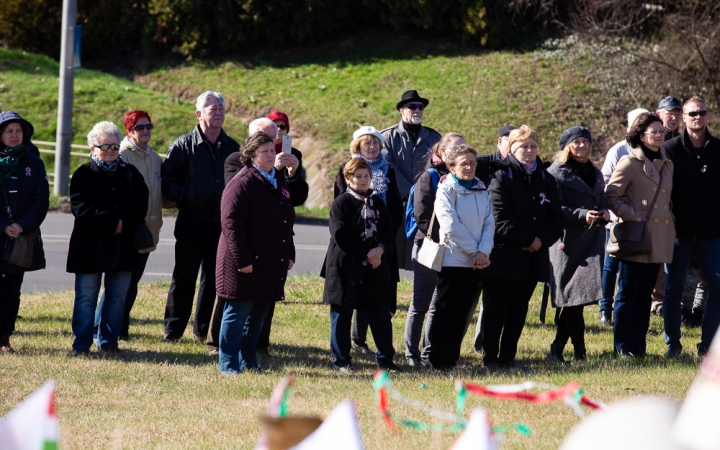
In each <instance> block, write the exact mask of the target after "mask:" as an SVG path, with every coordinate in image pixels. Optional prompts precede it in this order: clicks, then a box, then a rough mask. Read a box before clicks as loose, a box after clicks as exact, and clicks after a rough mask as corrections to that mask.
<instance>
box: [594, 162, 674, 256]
mask: <svg viewBox="0 0 720 450" xmlns="http://www.w3.org/2000/svg"><path fill="white" fill-rule="evenodd" d="M662 179H663V171H662V170H661V171H660V182H659V183H658V187H657V191H655V197H653V200H652V203H650V205H648V206H649V208H648V209H649V211H648V213H647V216H645V220H644V221H632V222H618V223H616V224H614V225H613V226H612V227H611V228H610V239H609V240H608V243H607V247H606V248H605V250H606V251H607V252H608V253H610V254H611V255H612V256H615V257H618V258H622V257H624V256H638V255H645V254H647V253H650V239H649V238H648V229H647V224H648V221H649V220H650V215H651V214H652V212H653V209H655V208H653V205H654V204H655V201H656V200H657V198H658V195H659V194H660V188H661V187H662Z"/></svg>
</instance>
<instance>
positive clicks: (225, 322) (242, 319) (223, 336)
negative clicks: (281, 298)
mask: <svg viewBox="0 0 720 450" xmlns="http://www.w3.org/2000/svg"><path fill="white" fill-rule="evenodd" d="M268 309H270V302H247V301H241V300H230V299H225V308H223V315H222V322H221V323H220V345H219V350H220V372H227V371H231V370H237V371H243V370H245V369H256V368H257V367H258V362H257V354H256V353H255V347H256V346H257V343H258V340H259V339H260V332H261V331H262V327H263V323H264V322H265V316H266V315H267V313H268Z"/></svg>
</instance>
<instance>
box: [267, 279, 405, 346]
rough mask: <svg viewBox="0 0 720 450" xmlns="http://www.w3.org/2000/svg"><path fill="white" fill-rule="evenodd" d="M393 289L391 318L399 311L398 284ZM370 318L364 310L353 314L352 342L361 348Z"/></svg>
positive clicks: (363, 344) (365, 342)
mask: <svg viewBox="0 0 720 450" xmlns="http://www.w3.org/2000/svg"><path fill="white" fill-rule="evenodd" d="M391 284H392V286H391V288H392V289H394V292H391V293H390V294H391V295H392V300H391V306H390V316H394V315H395V311H396V310H397V285H398V284H397V283H391ZM368 325H369V322H368V318H367V315H366V314H365V310H364V309H356V310H355V311H354V312H353V322H352V340H353V342H354V343H356V344H357V345H360V346H365V345H367V332H368ZM269 336H270V330H268V337H269Z"/></svg>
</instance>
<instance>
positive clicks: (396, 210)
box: [333, 126, 405, 353]
mask: <svg viewBox="0 0 720 450" xmlns="http://www.w3.org/2000/svg"><path fill="white" fill-rule="evenodd" d="M384 140H385V138H383V135H382V134H380V132H379V131H377V130H376V129H375V127H370V126H365V127H360V128H358V129H357V130H355V132H354V133H353V141H352V143H351V144H350V152H351V153H352V157H353V158H365V160H366V161H367V162H368V165H369V166H370V171H371V180H370V189H372V191H373V194H374V195H376V196H378V197H379V198H380V200H382V201H383V203H385V206H386V207H387V209H388V212H389V213H390V221H391V226H392V229H393V231H394V232H395V233H396V234H397V232H398V230H399V229H400V225H401V224H402V222H403V215H404V213H405V209H404V208H403V202H402V199H401V198H400V191H399V190H398V185H397V178H395V169H393V168H392V167H390V166H388V163H387V161H386V160H385V157H384V156H383V154H382V152H381V151H380V150H381V149H382V147H383V142H384ZM344 170H345V164H343V165H342V166H340V170H339V171H338V174H337V175H336V176H335V187H334V190H333V194H334V198H337V197H338V196H339V195H341V194H343V193H345V191H346V190H347V182H346V181H345V175H344V173H343V171H344ZM386 259H387V261H388V263H389V265H390V267H389V269H390V277H391V280H392V282H393V283H392V286H391V289H390V291H391V294H392V299H391V304H390V313H391V314H395V310H396V309H397V284H398V283H399V282H400V270H399V269H398V255H397V250H396V249H395V248H393V249H392V250H388V251H387V255H386ZM367 330H368V321H367V317H366V316H365V312H364V311H355V316H354V319H353V328H352V340H353V342H352V347H353V348H354V349H357V350H360V351H361V352H363V353H367V352H368V351H369V348H368V345H367Z"/></svg>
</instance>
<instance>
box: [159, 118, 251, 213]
mask: <svg viewBox="0 0 720 450" xmlns="http://www.w3.org/2000/svg"><path fill="white" fill-rule="evenodd" d="M216 146H217V150H214V149H213V146H212V144H210V142H209V141H207V140H205V138H204V136H203V134H202V132H201V131H200V125H196V126H195V128H194V129H193V130H192V131H191V132H189V133H187V134H183V135H182V136H180V137H179V138H177V139H176V140H175V142H173V143H172V144H170V147H169V148H168V154H167V158H166V159H165V161H164V162H163V165H162V192H163V195H164V196H165V197H166V198H167V199H168V200H170V201H173V202H175V204H176V206H177V208H178V211H179V213H180V214H182V215H186V216H188V217H194V218H196V219H204V220H216V221H219V220H220V199H221V198H222V192H223V189H224V188H225V174H224V172H225V159H226V158H227V157H228V156H229V155H230V154H231V153H233V152H236V151H238V150H239V149H240V144H238V143H237V142H235V140H233V139H232V138H230V137H229V136H228V135H227V134H225V131H221V132H220V137H219V138H218V140H217V142H216Z"/></svg>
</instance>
